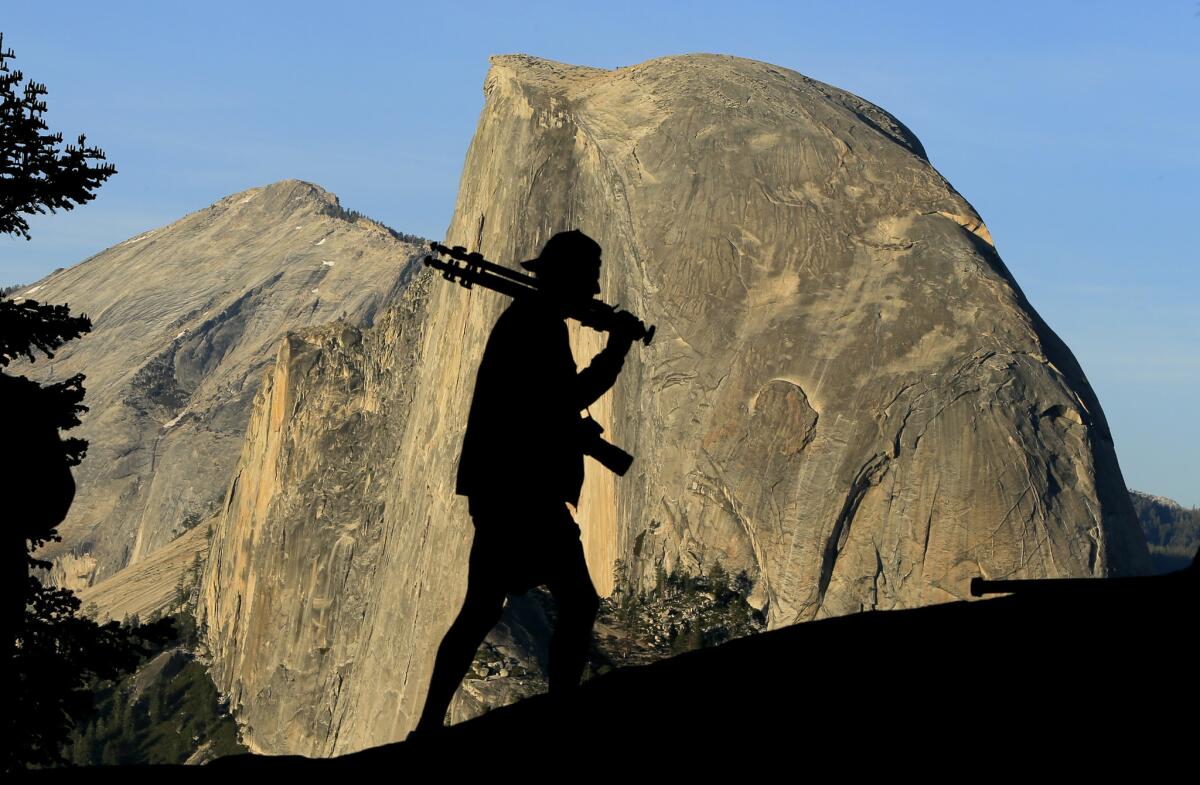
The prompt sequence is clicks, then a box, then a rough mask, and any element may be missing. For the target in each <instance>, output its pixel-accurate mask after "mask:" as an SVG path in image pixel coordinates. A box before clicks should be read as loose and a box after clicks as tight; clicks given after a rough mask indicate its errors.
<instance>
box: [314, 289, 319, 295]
mask: <svg viewBox="0 0 1200 785" xmlns="http://www.w3.org/2000/svg"><path fill="white" fill-rule="evenodd" d="M320 293H321V290H320V289H313V294H320Z"/></svg>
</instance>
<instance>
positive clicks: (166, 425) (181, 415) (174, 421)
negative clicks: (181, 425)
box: [162, 412, 183, 430]
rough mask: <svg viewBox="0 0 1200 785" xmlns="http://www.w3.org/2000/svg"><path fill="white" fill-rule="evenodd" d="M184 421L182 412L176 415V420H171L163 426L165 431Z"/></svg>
mask: <svg viewBox="0 0 1200 785" xmlns="http://www.w3.org/2000/svg"><path fill="white" fill-rule="evenodd" d="M182 419H183V412H180V413H179V414H178V415H176V417H175V419H173V420H169V421H167V422H165V423H163V425H162V427H163V430H166V429H167V428H170V427H172V426H174V425H175V424H176V423H177V422H179V421H180V420H182Z"/></svg>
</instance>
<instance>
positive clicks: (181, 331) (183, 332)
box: [175, 330, 187, 341]
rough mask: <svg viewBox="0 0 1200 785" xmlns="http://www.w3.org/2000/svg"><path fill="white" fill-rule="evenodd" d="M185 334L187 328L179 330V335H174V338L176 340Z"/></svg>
mask: <svg viewBox="0 0 1200 785" xmlns="http://www.w3.org/2000/svg"><path fill="white" fill-rule="evenodd" d="M185 335H187V330H180V331H179V335H176V336H175V340H176V341H178V340H179V339H180V338H182V337H183V336H185Z"/></svg>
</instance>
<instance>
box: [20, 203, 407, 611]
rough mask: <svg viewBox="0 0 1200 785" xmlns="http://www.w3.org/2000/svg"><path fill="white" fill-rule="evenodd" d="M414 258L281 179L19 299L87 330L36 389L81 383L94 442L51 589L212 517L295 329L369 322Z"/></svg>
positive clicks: (38, 374)
mask: <svg viewBox="0 0 1200 785" xmlns="http://www.w3.org/2000/svg"><path fill="white" fill-rule="evenodd" d="M418 250H419V248H418V246H417V244H416V243H414V242H408V241H406V240H405V239H401V238H399V237H397V236H395V235H393V234H392V233H391V232H390V231H389V230H388V229H386V228H385V227H383V226H381V225H379V224H377V223H375V222H373V221H369V220H365V219H361V218H359V217H357V216H356V215H354V214H352V213H349V212H347V211H345V210H343V209H342V208H341V207H340V206H339V204H338V200H337V198H336V197H335V196H333V195H332V194H330V193H328V192H326V191H324V190H323V189H321V188H319V187H318V186H315V185H311V184H309V183H305V182H301V181H299V180H287V181H283V182H279V183H275V184H273V185H270V186H266V187H263V188H253V189H250V190H248V191H243V192H241V193H237V194H234V195H232V196H229V197H226V198H225V199H222V200H221V201H219V202H217V203H215V204H213V205H211V206H210V207H207V208H205V209H203V210H199V211H197V212H195V213H192V214H190V215H188V216H185V217H184V218H182V219H180V220H178V221H176V222H175V223H172V224H170V225H168V226H164V227H161V228H159V229H155V230H152V231H149V232H146V233H145V234H142V235H139V236H137V237H133V238H131V239H129V240H126V241H125V242H122V243H119V244H118V245H115V246H113V247H112V248H109V249H107V250H105V251H103V252H101V253H99V254H97V255H96V256H93V257H91V258H90V259H87V260H85V261H83V262H81V263H79V264H77V265H75V266H74V267H71V268H69V269H66V270H61V271H58V272H55V273H53V274H52V275H50V276H49V277H47V278H46V279H44V280H42V281H40V282H38V283H37V284H35V285H31V286H29V287H26V288H25V289H23V290H21V291H19V292H16V293H15V294H14V296H15V297H27V298H30V299H34V300H38V301H41V302H49V303H69V304H70V306H71V310H72V312H73V313H76V314H79V313H83V314H87V315H88V316H90V317H91V319H92V323H93V329H92V332H91V333H90V334H88V335H86V336H84V337H83V338H81V339H79V340H77V341H72V342H70V343H68V344H67V345H66V346H64V347H63V348H62V350H61V351H59V352H58V353H57V354H56V356H55V358H54V359H53V360H45V359H40V360H38V361H37V362H36V363H34V364H32V365H29V364H22V365H21V366H20V367H16V366H14V369H15V371H16V372H18V373H24V374H27V375H29V376H30V377H32V378H35V379H38V380H42V381H44V380H48V379H62V378H66V377H68V376H70V375H72V374H74V373H83V374H85V375H86V376H87V381H86V382H85V386H86V387H87V395H86V398H85V399H84V403H85V404H86V405H87V406H88V407H89V408H90V411H89V412H88V413H87V414H86V415H84V416H83V418H82V422H83V424H82V426H81V427H80V428H78V429H76V430H73V431H71V434H70V435H72V436H79V437H82V438H84V439H87V440H88V442H89V447H88V453H87V457H86V458H85V459H84V461H83V463H82V464H80V465H79V466H78V467H77V468H76V469H75V470H74V474H75V481H76V485H77V487H78V491H77V494H76V497H75V502H74V504H73V505H72V507H71V510H70V513H69V514H68V516H67V519H66V521H65V522H64V523H63V524H62V525H61V526H60V527H59V531H60V533H61V534H62V535H63V542H62V543H61V544H57V545H52V546H50V547H49V548H47V549H45V550H44V551H43V552H42V553H41V556H42V557H43V558H56V557H57V558H56V561H57V564H56V568H55V569H54V570H52V571H51V577H52V579H56V580H58V581H59V582H60V583H61V584H62V585H66V586H69V587H71V588H75V589H79V588H83V587H84V586H87V585H89V584H91V583H93V582H95V581H99V580H103V579H104V578H107V577H109V576H111V575H113V573H115V572H116V571H117V570H119V569H121V568H122V567H124V566H126V565H127V564H132V563H136V562H138V561H140V560H142V559H144V558H146V557H147V556H149V555H150V554H152V553H154V552H155V551H157V550H158V549H159V548H162V547H163V546H164V545H166V544H167V543H169V542H170V541H171V540H172V539H174V538H175V537H177V536H179V535H180V534H181V533H183V532H184V531H186V530H188V529H190V528H192V527H193V526H195V525H196V524H197V523H199V522H200V521H201V520H203V519H206V518H208V517H210V516H211V515H212V514H213V513H214V512H216V511H217V510H218V509H220V506H221V501H222V499H223V498H224V496H225V492H226V489H227V486H228V483H229V477H230V475H231V474H232V472H233V468H234V463H235V462H236V460H237V456H238V453H239V451H240V448H241V443H242V437H243V435H244V432H245V428H246V422H247V420H248V419H249V416H250V405H251V403H252V401H253V400H254V394H255V392H256V390H257V389H258V385H259V382H260V381H261V378H262V375H263V372H264V371H265V370H266V369H267V367H268V366H269V365H270V364H271V363H272V362H274V354H275V350H276V344H277V343H278V341H279V339H280V336H282V335H283V334H284V332H285V331H286V330H288V329H296V328H300V327H304V326H308V325H315V324H324V323H327V322H330V321H332V320H334V319H337V318H339V317H343V316H344V317H345V319H346V320H348V321H350V322H352V323H356V324H369V323H371V322H372V321H373V319H374V317H375V314H376V313H377V311H378V310H379V309H380V308H381V306H382V305H383V304H384V303H386V302H388V301H390V300H392V299H394V297H395V295H396V292H397V291H398V290H399V289H400V288H402V286H403V283H404V281H405V280H406V279H407V276H408V275H409V274H410V273H411V268H410V267H409V266H408V265H407V262H408V261H409V260H410V259H411V258H412V257H413V256H414V255H415V254H416V252H417V251H418Z"/></svg>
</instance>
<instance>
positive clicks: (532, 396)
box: [417, 231, 641, 732]
mask: <svg viewBox="0 0 1200 785" xmlns="http://www.w3.org/2000/svg"><path fill="white" fill-rule="evenodd" d="M600 253H601V249H600V246H599V245H598V244H597V243H596V241H594V240H592V239H591V238H590V237H588V236H587V235H585V234H583V233H582V232H580V231H569V232H560V233H559V234H556V235H554V237H552V238H550V240H549V241H548V242H547V243H546V245H545V246H544V247H543V248H542V253H541V255H540V256H538V258H536V259H533V260H531V261H528V262H523V263H522V267H525V268H526V269H528V270H532V271H533V272H534V273H535V274H536V275H537V278H538V283H539V287H540V291H541V292H542V293H543V294H541V295H538V296H529V297H523V298H518V299H516V300H514V302H513V303H512V305H510V306H509V307H508V309H507V310H506V311H505V312H504V313H503V314H502V315H501V316H500V318H499V320H497V322H496V325H495V327H493V328H492V334H491V336H490V337H489V338H488V343H487V347H486V348H485V349H484V353H483V359H482V360H481V361H480V364H479V373H478V375H477V376H476V380H475V395H474V398H473V399H472V401H471V413H470V415H469V417H468V420H467V431H466V435H465V436H464V438H463V448H462V455H461V457H460V459H459V467H458V483H457V488H456V491H457V493H458V494H459V495H462V496H466V497H467V498H468V500H469V505H470V513H471V518H472V521H473V522H474V524H475V539H474V542H473V543H472V545H471V555H470V560H469V564H468V570H469V572H468V578H467V596H466V598H465V599H464V600H463V606H462V610H460V611H459V613H458V617H457V618H456V619H455V620H454V624H453V625H451V627H450V630H449V631H448V632H447V633H446V636H445V638H443V639H442V643H441V645H440V646H439V647H438V653H437V659H436V661H435V663H434V667H433V676H432V678H431V679H430V685H429V693H428V695H427V697H426V699H425V708H424V711H423V712H422V713H421V719H420V721H419V723H418V725H417V731H418V732H427V731H431V730H434V729H437V728H441V727H442V723H443V721H444V720H445V717H446V710H447V709H448V708H449V706H450V701H451V699H452V698H453V697H454V691H455V690H456V689H457V688H458V685H459V682H461V681H462V678H463V676H464V675H465V674H466V672H467V669H468V668H469V667H470V665H471V660H472V659H473V658H474V655H475V651H476V650H477V649H478V648H479V645H480V644H481V643H482V642H483V640H484V638H485V637H486V636H487V634H488V632H489V631H490V630H491V629H492V627H493V626H495V624H496V622H497V621H499V620H500V614H501V611H502V610H503V607H504V598H505V595H507V594H523V593H525V592H526V591H528V590H529V589H532V588H533V587H535V586H542V585H544V586H546V587H547V588H548V589H549V590H550V592H551V594H553V595H554V599H555V602H556V604H557V606H558V622H557V624H556V626H555V629H554V634H553V637H552V638H551V641H550V673H549V679H550V691H551V693H561V692H563V691H566V690H571V689H573V688H575V687H577V686H578V685H579V680H580V677H581V676H582V675H583V669H584V665H585V664H586V661H587V653H588V648H589V643H590V639H591V630H592V623H593V621H595V618H596V611H597V610H598V608H599V604H600V600H599V597H598V596H597V595H596V589H595V587H594V586H593V585H592V580H591V578H590V576H589V575H588V569H587V563H586V562H585V561H584V556H583V545H582V543H581V542H580V539H579V537H580V531H579V526H578V525H576V523H575V520H574V518H573V517H572V515H571V511H570V509H569V508H568V506H567V505H568V504H570V505H572V507H573V506H575V505H577V504H578V503H579V491H580V489H581V488H582V486H583V455H584V446H583V445H584V440H585V439H586V437H587V436H588V433H587V431H586V430H585V429H584V428H583V427H582V424H583V423H584V420H583V419H582V418H581V416H580V413H581V411H582V410H583V409H585V408H587V406H589V405H590V404H591V403H593V402H594V401H595V400H596V399H597V398H599V397H600V396H601V395H603V394H604V392H605V391H606V390H608V389H609V388H610V387H612V386H613V384H614V383H615V382H616V380H617V375H618V374H619V373H620V371H621V365H622V363H623V362H624V359H625V355H626V353H628V351H629V347H630V345H631V344H632V343H633V341H634V339H635V338H634V337H635V336H636V335H638V333H639V330H640V329H641V324H640V322H638V320H637V319H636V318H635V317H633V316H632V315H631V314H628V313H618V314H617V316H618V317H619V318H618V319H617V321H616V324H615V326H614V329H613V330H612V331H611V332H610V333H609V338H608V344H607V346H606V347H605V348H604V350H603V351H601V352H600V353H599V354H598V355H596V357H595V358H594V359H593V360H592V362H591V364H590V365H589V366H588V367H587V368H586V369H584V370H583V371H579V372H576V367H575V360H574V358H573V357H572V355H571V347H570V344H569V342H568V340H567V325H566V323H565V321H564V319H565V318H566V316H567V314H568V313H569V312H570V311H571V310H572V304H573V303H574V304H579V303H583V302H587V301H589V300H591V298H592V297H593V296H594V295H596V294H599V292H600Z"/></svg>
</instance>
